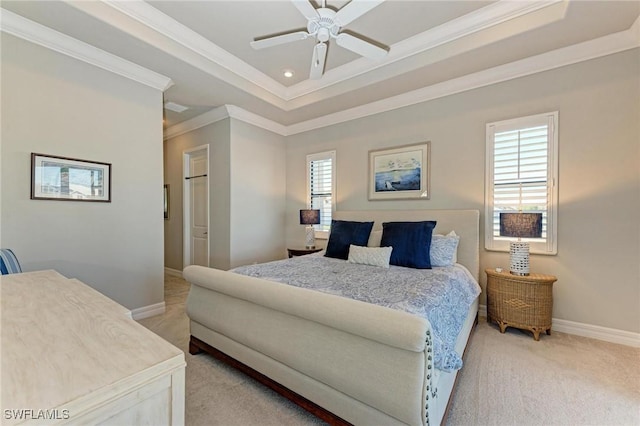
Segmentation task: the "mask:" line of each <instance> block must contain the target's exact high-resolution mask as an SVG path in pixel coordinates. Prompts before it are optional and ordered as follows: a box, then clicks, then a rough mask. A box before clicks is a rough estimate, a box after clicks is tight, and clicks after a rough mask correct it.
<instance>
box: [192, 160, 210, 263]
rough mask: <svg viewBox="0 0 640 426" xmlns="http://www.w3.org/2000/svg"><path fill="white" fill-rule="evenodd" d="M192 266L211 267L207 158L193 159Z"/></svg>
mask: <svg viewBox="0 0 640 426" xmlns="http://www.w3.org/2000/svg"><path fill="white" fill-rule="evenodd" d="M190 169H191V173H192V176H194V177H193V178H192V179H189V180H190V181H191V264H192V265H202V266H209V249H208V247H209V236H208V234H209V232H208V231H209V224H208V223H207V222H208V220H207V219H208V217H207V216H208V214H207V204H208V203H207V198H208V197H207V176H206V175H207V158H206V157H205V156H198V157H191V167H190Z"/></svg>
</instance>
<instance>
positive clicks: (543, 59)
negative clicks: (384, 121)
mask: <svg viewBox="0 0 640 426" xmlns="http://www.w3.org/2000/svg"><path fill="white" fill-rule="evenodd" d="M639 26H640V24H638V21H636V23H635V24H634V25H633V26H632V27H631V28H630V29H629V30H626V31H622V32H619V33H615V34H610V35H607V36H604V37H600V38H597V39H593V40H589V41H586V42H583V43H578V44H575V45H573V46H567V47H564V48H561V49H557V50H553V51H550V52H546V53H542V54H540V55H536V56H532V57H529V58H526V59H522V60H519V61H515V62H511V63H509V64H504V65H500V66H497V67H494V68H489V69H487V70H483V71H480V72H476V73H473V74H469V75H466V76H463V77H459V78H455V79H452V80H448V81H444V82H442V83H437V84H434V85H431V86H427V87H423V88H421V89H417V90H414V91H411V92H407V93H403V94H401V95H397V96H392V97H389V98H386V99H381V100H379V101H375V102H371V103H369V104H366V105H362V106H358V107H354V108H350V109H346V110H343V111H339V112H336V113H332V114H328V115H325V116H322V117H318V118H315V119H311V120H307V121H303V122H300V123H296V124H292V125H289V126H287V135H293V134H297V133H302V132H307V131H309V130H314V129H319V128H322V127H327V126H332V125H335V124H339V123H344V122H347V121H351V120H356V119H359V118H364V117H368V116H370V115H375V114H379V113H382V112H387V111H391V110H395V109H398V108H402V107H406V106H410V105H415V104H418V103H422V102H427V101H430V100H434V99H438V98H443V97H445V96H449V95H454V94H457V93H462V92H466V91H469V90H473V89H477V88H481V87H485V86H490V85H493V84H497V83H502V82H505V81H509V80H513V79H516V78H520V77H525V76H528V75H532V74H537V73H540V72H544V71H549V70H552V69H556V68H560V67H564V66H567V65H572V64H576V63H579V62H584V61H588V60H591V59H596V58H600V57H603V56H607V55H612V54H615V53H619V52H623V51H625V50H630V49H634V48H638V47H640V37H638V33H639V32H640V30H639V29H638V27H639Z"/></svg>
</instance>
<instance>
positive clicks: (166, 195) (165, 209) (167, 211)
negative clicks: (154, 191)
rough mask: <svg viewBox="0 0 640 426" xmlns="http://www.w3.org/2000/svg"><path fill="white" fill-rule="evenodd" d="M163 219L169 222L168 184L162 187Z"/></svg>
mask: <svg viewBox="0 0 640 426" xmlns="http://www.w3.org/2000/svg"><path fill="white" fill-rule="evenodd" d="M164 219H165V220H169V184H165V185H164Z"/></svg>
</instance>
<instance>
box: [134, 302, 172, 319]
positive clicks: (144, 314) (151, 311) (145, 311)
mask: <svg viewBox="0 0 640 426" xmlns="http://www.w3.org/2000/svg"><path fill="white" fill-rule="evenodd" d="M164 311H165V305H164V302H160V303H156V304H154V305H149V306H143V307H141V308H136V309H132V310H131V317H132V318H133V319H134V320H136V321H137V320H141V319H144V318H149V317H153V316H155V315H160V314H164Z"/></svg>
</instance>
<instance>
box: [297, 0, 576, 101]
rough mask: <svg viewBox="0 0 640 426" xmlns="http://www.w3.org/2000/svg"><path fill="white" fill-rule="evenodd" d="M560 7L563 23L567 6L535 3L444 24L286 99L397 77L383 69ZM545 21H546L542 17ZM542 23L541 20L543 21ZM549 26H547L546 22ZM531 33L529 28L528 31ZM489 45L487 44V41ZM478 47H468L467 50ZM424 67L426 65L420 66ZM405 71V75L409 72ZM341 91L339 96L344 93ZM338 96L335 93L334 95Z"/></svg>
mask: <svg viewBox="0 0 640 426" xmlns="http://www.w3.org/2000/svg"><path fill="white" fill-rule="evenodd" d="M553 5H558V6H559V7H557V8H556V10H555V11H554V12H555V13H554V17H553V18H554V19H562V18H564V16H565V15H566V11H567V7H568V3H567V2H566V1H564V0H542V1H535V2H523V1H522V2H521V1H498V2H495V3H493V4H490V5H488V6H485V7H483V8H480V9H478V10H475V11H473V12H470V13H468V14H466V15H463V16H460V17H458V18H456V19H453V20H451V21H448V22H445V23H444V24H442V25H439V26H437V27H435V28H431V29H429V30H427V31H423V32H422V33H419V34H416V35H415V36H413V37H410V38H407V39H405V40H402V41H400V42H398V43H395V44H393V45H392V46H390V49H389V54H388V55H387V56H385V57H384V58H383V59H381V60H379V61H372V60H370V59H367V58H359V59H357V60H355V61H352V62H349V63H347V64H344V65H342V66H340V67H337V68H334V69H331V70H329V71H327V72H326V73H325V74H324V75H323V76H322V78H321V79H320V80H305V81H302V82H300V83H298V84H295V85H293V86H290V87H288V88H287V91H286V99H287V100H293V99H296V98H299V97H302V96H305V95H308V94H311V93H313V92H317V91H320V90H322V89H326V88H328V87H330V86H334V85H336V84H338V83H342V82H345V81H348V80H351V79H353V78H354V77H357V76H359V75H362V74H366V73H370V72H372V71H375V70H377V71H378V74H380V75H379V77H378V79H377V80H386V79H388V78H391V77H394V76H395V75H397V74H398V72H397V71H392V70H390V69H388V70H386V71H385V70H383V69H382V68H383V67H385V66H387V65H390V64H393V63H396V62H399V61H402V60H405V59H407V58H410V57H411V56H415V55H417V54H420V53H423V52H425V51H428V50H431V49H434V48H436V47H438V46H442V45H444V44H446V43H450V42H452V41H455V40H458V39H460V38H462V37H465V36H469V35H472V34H475V33H477V32H479V31H482V30H485V29H487V28H490V27H493V26H496V25H499V24H502V23H504V22H507V21H509V20H512V19H515V18H518V17H521V16H524V15H527V14H530V13H533V12H537V11H538V10H541V9H544V8H547V7H549V6H553ZM543 18H544V17H543ZM541 19H542V18H541ZM545 23H546V22H545ZM527 29H530V27H527ZM485 42H488V41H485ZM476 47H478V46H467V49H468V50H471V49H473V48H476ZM421 65H424V64H421ZM407 71H408V69H407V68H406V67H403V68H402V72H403V73H404V72H407ZM370 83H371V79H370V78H368V79H366V81H363V82H361V83H360V84H359V85H357V86H355V87H354V86H353V85H350V86H349V89H348V90H353V89H354V88H359V87H363V86H365V85H367V84H370ZM344 91H346V90H342V91H341V92H339V93H338V94H340V93H342V92H344ZM331 96H335V93H333V94H331Z"/></svg>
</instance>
